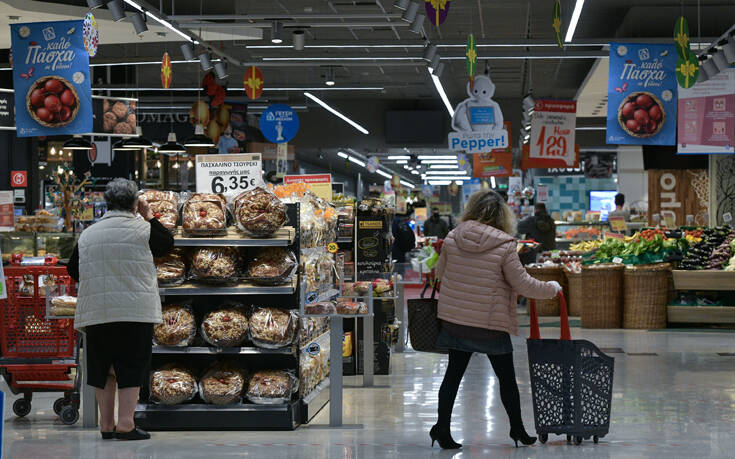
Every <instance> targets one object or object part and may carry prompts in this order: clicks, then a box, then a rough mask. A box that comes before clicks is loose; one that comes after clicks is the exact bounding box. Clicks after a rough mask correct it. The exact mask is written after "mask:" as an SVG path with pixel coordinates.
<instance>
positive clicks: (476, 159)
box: [472, 121, 513, 183]
mask: <svg viewBox="0 0 735 459" xmlns="http://www.w3.org/2000/svg"><path fill="white" fill-rule="evenodd" d="M503 127H505V130H506V131H507V132H510V130H511V129H510V121H505V122H504V123H503ZM512 143H513V139H511V138H510V137H508V146H507V147H506V148H504V149H498V150H493V151H491V152H490V153H480V154H477V155H474V156H473V157H472V176H473V177H479V178H489V177H510V176H511V175H513V145H512ZM483 183H486V182H483Z"/></svg>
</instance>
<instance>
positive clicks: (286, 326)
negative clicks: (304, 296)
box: [249, 308, 297, 349]
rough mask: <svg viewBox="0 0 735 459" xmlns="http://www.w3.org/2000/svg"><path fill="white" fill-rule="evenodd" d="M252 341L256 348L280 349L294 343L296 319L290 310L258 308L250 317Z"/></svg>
mask: <svg viewBox="0 0 735 459" xmlns="http://www.w3.org/2000/svg"><path fill="white" fill-rule="evenodd" d="M249 327H250V328H249V330H250V341H252V342H253V344H255V345H256V346H259V347H263V348H267V349H278V348H281V347H285V346H288V345H290V344H291V343H293V340H294V335H295V334H296V333H295V332H296V327H297V323H296V317H295V316H294V314H293V312H292V311H290V310H284V309H278V308H256V309H255V310H254V311H253V313H252V314H251V315H250V324H249Z"/></svg>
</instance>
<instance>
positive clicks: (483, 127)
mask: <svg viewBox="0 0 735 459" xmlns="http://www.w3.org/2000/svg"><path fill="white" fill-rule="evenodd" d="M467 94H468V95H469V96H470V97H469V99H465V100H463V101H462V102H461V103H460V104H459V105H457V108H456V109H455V110H454V116H453V117H452V129H454V130H455V131H492V130H497V129H503V113H502V112H501V111H500V105H498V103H497V102H495V101H494V100H493V95H494V94H495V85H494V84H493V82H492V81H491V80H490V78H489V77H487V76H485V75H480V76H476V77H475V83H474V85H473V87H472V89H470V83H469V82H467Z"/></svg>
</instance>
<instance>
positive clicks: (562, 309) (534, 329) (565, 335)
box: [528, 292, 572, 341]
mask: <svg viewBox="0 0 735 459" xmlns="http://www.w3.org/2000/svg"><path fill="white" fill-rule="evenodd" d="M529 308H530V315H531V333H530V334H529V336H528V339H541V332H540V331H539V326H538V313H537V312H536V300H534V299H531V301H530V305H529ZM559 317H560V318H561V325H560V328H561V338H560V339H563V340H566V341H569V340H571V339H572V334H571V332H570V331H569V314H568V313H567V299H566V297H565V296H564V292H559Z"/></svg>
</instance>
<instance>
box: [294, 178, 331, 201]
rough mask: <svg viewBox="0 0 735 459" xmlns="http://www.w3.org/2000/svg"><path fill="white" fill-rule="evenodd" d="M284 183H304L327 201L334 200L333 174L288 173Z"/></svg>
mask: <svg viewBox="0 0 735 459" xmlns="http://www.w3.org/2000/svg"><path fill="white" fill-rule="evenodd" d="M283 183H284V185H287V184H289V183H303V184H304V185H306V187H307V188H308V189H309V191H311V192H312V193H314V194H315V195H316V196H317V197H319V198H322V199H324V200H325V201H327V202H330V201H331V200H332V174H305V175H287V176H285V177H283Z"/></svg>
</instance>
